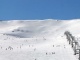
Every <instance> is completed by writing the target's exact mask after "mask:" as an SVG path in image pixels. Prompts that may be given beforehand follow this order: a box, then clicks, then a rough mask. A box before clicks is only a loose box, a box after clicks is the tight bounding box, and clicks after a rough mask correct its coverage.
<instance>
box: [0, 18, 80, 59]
mask: <svg viewBox="0 0 80 60" xmlns="http://www.w3.org/2000/svg"><path fill="white" fill-rule="evenodd" d="M79 26H80V19H74V20H53V19H52V20H51V19H46V20H8V21H0V60H78V56H75V55H74V52H73V49H72V48H71V46H70V45H69V44H68V42H67V39H66V36H65V35H64V32H65V31H70V32H71V34H73V35H74V36H75V37H76V38H77V39H79V37H80V33H79V32H80V28H79Z"/></svg>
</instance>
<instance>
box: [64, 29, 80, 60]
mask: <svg viewBox="0 0 80 60" xmlns="http://www.w3.org/2000/svg"><path fill="white" fill-rule="evenodd" d="M64 34H65V35H66V39H67V41H68V42H69V44H70V45H71V46H72V48H73V51H74V55H77V54H79V60H80V44H79V42H78V41H77V40H76V39H75V37H74V36H72V34H71V33H70V32H69V31H65V33H64Z"/></svg>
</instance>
